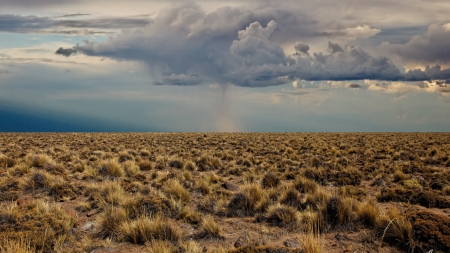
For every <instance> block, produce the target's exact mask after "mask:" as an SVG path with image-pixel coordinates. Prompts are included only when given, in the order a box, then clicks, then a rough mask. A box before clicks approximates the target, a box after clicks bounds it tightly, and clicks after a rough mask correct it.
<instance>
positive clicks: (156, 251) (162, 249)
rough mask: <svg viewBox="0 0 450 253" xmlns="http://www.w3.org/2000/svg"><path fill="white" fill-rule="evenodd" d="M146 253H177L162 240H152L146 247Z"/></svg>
mask: <svg viewBox="0 0 450 253" xmlns="http://www.w3.org/2000/svg"><path fill="white" fill-rule="evenodd" d="M147 251H148V252H149V253H176V252H178V250H177V248H176V247H175V246H174V245H173V244H172V243H171V242H168V241H163V240H154V241H153V242H152V243H151V244H150V245H149V246H148V247H147ZM186 252H193V253H194V252H195V251H186Z"/></svg>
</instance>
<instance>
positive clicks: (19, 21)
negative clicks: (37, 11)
mask: <svg viewBox="0 0 450 253" xmlns="http://www.w3.org/2000/svg"><path fill="white" fill-rule="evenodd" d="M54 23H55V21H54V20H52V19H51V18H47V17H36V16H20V15H10V14H6V15H0V31H6V32H28V31H38V30H41V29H45V28H49V27H52V26H53V25H54Z"/></svg>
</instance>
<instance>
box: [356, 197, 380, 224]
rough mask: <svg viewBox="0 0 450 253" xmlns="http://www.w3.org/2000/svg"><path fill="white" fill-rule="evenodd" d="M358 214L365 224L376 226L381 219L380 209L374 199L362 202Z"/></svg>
mask: <svg viewBox="0 0 450 253" xmlns="http://www.w3.org/2000/svg"><path fill="white" fill-rule="evenodd" d="M358 216H359V219H360V220H361V222H362V223H363V224H364V225H366V226H375V225H377V222H378V220H379V216H380V210H379V209H378V207H377V206H376V204H375V202H374V201H366V202H363V203H361V205H360V208H359V211H358Z"/></svg>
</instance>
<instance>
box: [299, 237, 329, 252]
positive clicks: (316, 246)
mask: <svg viewBox="0 0 450 253" xmlns="http://www.w3.org/2000/svg"><path fill="white" fill-rule="evenodd" d="M302 250H303V252H304V253H322V252H324V251H323V247H322V245H320V242H319V238H318V236H316V235H315V234H314V233H308V234H307V235H306V237H305V239H304V240H303V242H302Z"/></svg>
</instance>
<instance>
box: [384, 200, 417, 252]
mask: <svg viewBox="0 0 450 253" xmlns="http://www.w3.org/2000/svg"><path fill="white" fill-rule="evenodd" d="M412 232H413V228H412V225H411V223H410V222H409V221H408V220H407V219H406V217H405V216H403V215H401V214H400V212H399V211H398V209H396V208H393V209H390V210H389V211H388V212H387V214H383V215H381V216H380V218H379V219H378V222H377V234H378V235H379V237H380V238H381V242H380V246H381V244H382V243H383V242H388V243H391V244H394V245H398V246H400V247H402V248H406V249H409V250H414V248H415V246H416V245H417V243H416V242H415V241H414V240H413V237H412Z"/></svg>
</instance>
